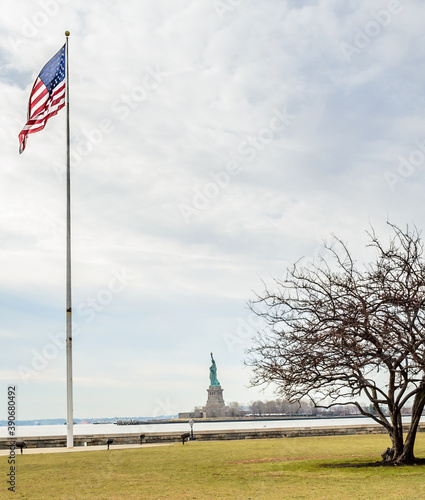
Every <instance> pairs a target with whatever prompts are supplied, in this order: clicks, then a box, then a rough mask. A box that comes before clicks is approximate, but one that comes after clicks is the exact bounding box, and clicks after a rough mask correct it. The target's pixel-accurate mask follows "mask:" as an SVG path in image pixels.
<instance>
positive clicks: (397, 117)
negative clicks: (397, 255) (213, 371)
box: [0, 0, 425, 419]
mask: <svg viewBox="0 0 425 500" xmlns="http://www.w3.org/2000/svg"><path fill="white" fill-rule="evenodd" d="M424 22H425V4H424V2H422V1H420V0H411V1H407V0H406V1H402V0H400V1H397V0H382V1H381V0H367V1H366V0H364V1H361V0H350V1H348V0H344V1H341V0H261V1H260V0H222V1H219V0H196V1H195V0H184V1H183V0H155V1H153V0H152V1H148V0H121V1H117V0H104V1H100V0H93V1H91V2H86V1H80V0H60V1H59V0H39V1H36V2H33V1H31V2H30V1H29V0H17V1H15V2H13V3H11V2H9V3H8V6H7V7H5V8H3V10H2V16H1V18H0V30H1V31H0V34H1V37H0V89H1V92H0V100H1V110H2V113H1V115H0V131H1V137H2V140H1V142H0V151H1V162H0V172H1V182H0V269H1V278H0V318H1V321H0V342H1V350H0V381H1V383H0V388H2V389H1V390H2V393H3V394H4V399H5V401H4V405H3V408H4V411H3V413H5V412H6V397H5V396H6V388H7V386H8V385H10V384H17V385H18V417H19V418H21V419H30V418H58V417H63V418H65V416H66V392H65V350H64V346H63V344H64V337H65V332H64V329H65V209H66V206H65V176H64V168H65V167H64V166H65V125H66V122H65V118H66V113H65V110H62V111H61V112H60V113H59V114H58V116H56V117H54V118H52V119H51V120H50V121H49V122H48V124H47V126H46V128H45V129H44V130H43V131H42V132H40V133H39V134H35V135H32V136H31V137H30V139H29V140H28V144H27V149H26V150H25V152H24V153H23V154H22V155H19V154H18V133H19V131H20V130H21V128H22V127H23V125H24V123H25V120H26V108H27V102H28V97H29V93H30V90H31V87H32V85H33V83H34V80H35V78H36V76H37V74H38V73H39V71H40V70H41V68H42V67H43V66H44V64H45V63H46V62H47V61H48V60H49V59H50V57H52V56H53V54H54V53H55V52H57V51H58V50H59V48H60V47H61V46H62V45H63V44H64V42H65V37H64V31H65V30H69V31H70V32H71V36H70V39H69V44H70V47H69V50H70V66H71V70H70V80H71V83H70V99H71V127H72V225H73V226H72V230H73V236H72V237H73V240H72V249H73V255H72V266H73V307H74V324H75V332H74V336H75V339H74V351H73V352H74V407H75V411H74V415H75V417H77V418H85V417H100V416H110V417H114V416H118V417H120V416H143V415H144V416H156V415H160V414H172V413H177V412H179V411H188V410H191V409H192V408H193V407H194V406H195V405H203V404H205V401H206V389H207V387H208V384H209V377H208V374H209V370H208V369H209V364H210V358H209V353H210V352H211V351H213V352H214V356H215V359H216V362H217V366H218V378H219V380H220V382H221V384H222V387H223V389H224V397H225V400H226V401H239V402H241V403H248V402H249V401H252V400H255V399H259V398H261V399H266V398H269V397H272V395H273V392H272V390H271V389H269V390H267V391H266V392H265V393H263V392H261V390H260V389H253V388H248V386H249V379H250V376H249V370H248V369H247V368H245V367H244V364H243V360H244V358H245V354H244V350H245V349H246V348H247V347H249V345H250V342H251V340H250V339H251V337H252V336H253V334H254V332H255V327H256V324H257V322H256V319H255V317H253V316H252V315H251V314H250V312H249V311H248V309H247V307H246V302H247V300H249V299H252V298H253V297H254V292H255V291H261V289H262V281H261V280H262V279H264V280H266V281H267V280H269V279H270V278H271V277H272V276H282V275H283V273H284V271H285V268H286V266H287V265H288V263H289V262H293V261H295V260H297V259H298V258H300V257H302V256H304V258H305V259H306V261H307V262H308V261H309V260H311V259H313V258H314V257H315V256H317V255H319V254H320V251H321V250H320V244H321V241H323V240H326V239H327V238H328V237H329V235H330V234H331V233H334V234H336V235H338V236H340V237H341V238H342V239H343V240H344V241H346V242H347V243H348V245H349V246H350V248H352V249H353V252H354V254H355V256H356V257H357V258H358V259H359V260H362V259H366V260H367V258H368V257H367V256H368V253H367V250H365V245H366V243H367V238H366V235H365V229H367V227H368V226H369V224H373V225H374V226H375V227H376V228H377V230H378V231H379V232H380V234H381V235H383V236H384V237H385V238H386V235H387V233H388V228H387V227H386V224H385V223H386V221H387V219H388V218H389V219H390V220H391V221H393V222H395V223H397V224H400V225H402V226H404V225H405V224H406V223H409V224H412V223H415V224H416V225H417V226H418V228H420V229H423V228H425V222H424V221H425V209H424V205H425V203H424V196H423V193H424V188H423V186H424V183H425V176H424V165H425V153H424V151H425V111H424V110H425V87H424V78H425V77H424V75H425V65H424V60H425V58H424V55H425V43H424V42H425V40H424V38H425V35H424V30H423V26H424ZM0 399H1V398H0ZM0 406H1V402H0Z"/></svg>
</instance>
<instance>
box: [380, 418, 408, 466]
mask: <svg viewBox="0 0 425 500" xmlns="http://www.w3.org/2000/svg"><path fill="white" fill-rule="evenodd" d="M391 424H392V426H391V430H390V431H389V435H390V438H391V443H392V448H387V449H386V451H384V453H383V454H382V455H381V456H382V459H383V461H384V462H392V461H394V460H396V459H397V457H399V456H400V455H401V454H402V453H403V451H404V446H403V425H402V421H401V415H400V413H399V412H395V413H392V414H391Z"/></svg>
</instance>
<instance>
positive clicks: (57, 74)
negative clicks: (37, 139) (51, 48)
mask: <svg viewBox="0 0 425 500" xmlns="http://www.w3.org/2000/svg"><path fill="white" fill-rule="evenodd" d="M64 106H65V45H64V46H63V47H62V48H61V49H60V50H59V52H57V53H56V54H55V55H54V56H53V57H52V58H51V59H50V61H49V62H48V63H47V64H46V65H45V66H44V68H43V69H42V70H41V71H40V74H39V75H38V77H37V79H36V80H35V83H34V86H33V88H32V91H31V95H30V100H29V103H28V121H27V123H26V124H25V126H24V128H23V129H22V130H21V132H20V134H19V152H20V153H22V152H23V151H24V149H25V146H26V142H27V139H28V134H35V132H39V131H40V130H43V128H44V127H45V125H46V123H47V120H48V119H49V118H50V117H51V116H54V115H56V114H57V113H58V111H59V110H60V109H62V108H63V107H64Z"/></svg>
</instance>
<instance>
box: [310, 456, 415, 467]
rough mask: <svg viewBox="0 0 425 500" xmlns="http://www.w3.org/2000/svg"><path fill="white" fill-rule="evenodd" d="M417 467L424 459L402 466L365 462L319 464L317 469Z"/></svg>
mask: <svg viewBox="0 0 425 500" xmlns="http://www.w3.org/2000/svg"><path fill="white" fill-rule="evenodd" d="M417 465H425V458H417V459H416V460H415V461H414V462H413V463H409V464H402V463H397V462H391V461H385V462H384V461H382V460H380V461H378V462H366V463H343V464H320V465H319V467H324V468H327V469H344V468H354V469H360V468H363V467H412V466H414V467H416V466H417Z"/></svg>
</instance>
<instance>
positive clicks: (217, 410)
mask: <svg viewBox="0 0 425 500" xmlns="http://www.w3.org/2000/svg"><path fill="white" fill-rule="evenodd" d="M207 392H208V399H207V404H206V406H205V408H204V413H205V416H206V417H207V418H210V417H224V416H225V414H226V405H225V403H224V399H223V389H222V388H221V386H220V385H218V386H214V385H210V386H209V388H208V389H207Z"/></svg>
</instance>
